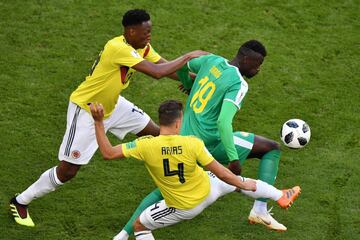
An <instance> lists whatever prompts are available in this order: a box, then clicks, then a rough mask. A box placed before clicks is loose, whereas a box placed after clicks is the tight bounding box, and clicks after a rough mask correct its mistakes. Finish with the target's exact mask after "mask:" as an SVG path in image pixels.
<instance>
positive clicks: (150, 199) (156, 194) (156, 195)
mask: <svg viewBox="0 0 360 240" xmlns="http://www.w3.org/2000/svg"><path fill="white" fill-rule="evenodd" d="M163 199H164V198H163V196H162V195H161V192H160V190H159V188H157V189H155V190H154V191H152V192H151V193H149V194H148V195H147V196H146V197H145V198H144V199H143V200H142V201H141V203H140V205H139V206H138V207H137V209H136V210H135V212H134V213H133V215H132V216H131V218H130V220H129V221H128V222H127V223H126V225H125V227H124V230H125V231H126V232H127V233H128V234H129V235H131V234H133V233H134V229H133V223H134V222H135V220H136V219H137V218H138V217H139V216H140V214H141V213H142V212H143V211H144V210H145V209H146V208H148V207H149V206H151V205H153V204H154V203H157V202H159V201H161V200H163Z"/></svg>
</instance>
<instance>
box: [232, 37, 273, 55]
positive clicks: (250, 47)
mask: <svg viewBox="0 0 360 240" xmlns="http://www.w3.org/2000/svg"><path fill="white" fill-rule="evenodd" d="M251 52H256V53H259V54H261V55H262V56H263V57H266V54H267V52H266V49H265V46H264V45H263V44H262V43H261V42H259V41H258V40H249V41H247V42H245V43H244V44H243V45H241V47H240V48H239V51H238V53H237V55H238V56H240V55H243V56H245V55H249V54H251Z"/></svg>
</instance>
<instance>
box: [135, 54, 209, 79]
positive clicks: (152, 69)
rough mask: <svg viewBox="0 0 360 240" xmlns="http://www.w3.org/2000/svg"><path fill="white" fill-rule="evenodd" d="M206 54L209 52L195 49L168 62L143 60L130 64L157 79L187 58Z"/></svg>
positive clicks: (174, 70)
mask: <svg viewBox="0 0 360 240" xmlns="http://www.w3.org/2000/svg"><path fill="white" fill-rule="evenodd" d="M207 54H209V53H208V52H204V51H201V50H196V51H193V52H189V53H187V54H185V55H183V56H181V57H178V58H177V59H175V60H172V61H170V62H164V63H159V64H155V63H152V62H149V61H146V60H145V61H141V62H139V63H138V64H135V65H134V66H132V68H133V69H135V70H137V71H139V72H142V73H145V74H147V75H149V76H151V77H153V78H156V79H159V78H162V77H165V76H168V75H170V74H173V73H174V72H176V70H178V69H180V68H181V67H182V66H183V65H184V64H186V63H187V62H188V61H189V60H191V59H193V58H197V57H199V56H202V55H207Z"/></svg>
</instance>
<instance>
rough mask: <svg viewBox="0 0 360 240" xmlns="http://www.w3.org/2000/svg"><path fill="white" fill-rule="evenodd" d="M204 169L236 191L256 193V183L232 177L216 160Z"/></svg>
mask: <svg viewBox="0 0 360 240" xmlns="http://www.w3.org/2000/svg"><path fill="white" fill-rule="evenodd" d="M205 168H206V169H207V170H209V171H211V172H212V173H214V174H215V175H216V176H217V177H218V178H219V179H221V180H222V181H224V182H226V183H227V184H230V185H233V186H235V187H237V188H238V189H243V190H250V191H256V181H254V180H252V179H247V180H244V178H242V177H239V176H236V175H234V174H233V173H232V172H231V171H230V170H229V169H227V168H225V167H224V166H223V165H221V164H220V163H219V162H218V161H216V160H214V161H212V162H211V163H209V164H208V165H206V166H205Z"/></svg>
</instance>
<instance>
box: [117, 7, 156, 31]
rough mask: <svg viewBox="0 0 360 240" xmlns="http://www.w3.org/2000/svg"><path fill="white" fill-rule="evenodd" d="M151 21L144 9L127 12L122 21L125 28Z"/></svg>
mask: <svg viewBox="0 0 360 240" xmlns="http://www.w3.org/2000/svg"><path fill="white" fill-rule="evenodd" d="M149 20H150V15H149V14H148V13H147V12H146V11H145V10H143V9H132V10H129V11H127V12H126V13H125V14H124V16H123V19H122V25H123V26H124V27H127V26H133V25H138V24H141V23H143V22H147V21H149Z"/></svg>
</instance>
